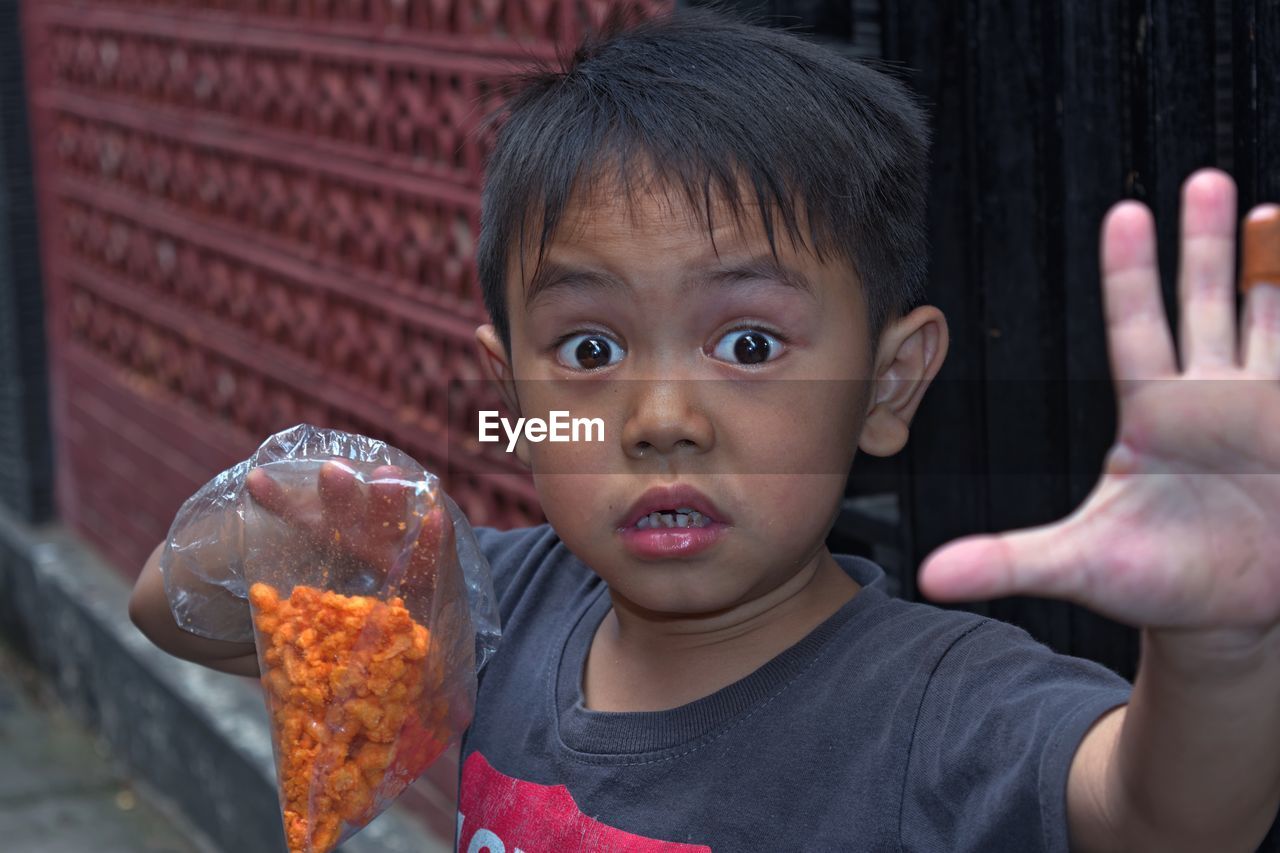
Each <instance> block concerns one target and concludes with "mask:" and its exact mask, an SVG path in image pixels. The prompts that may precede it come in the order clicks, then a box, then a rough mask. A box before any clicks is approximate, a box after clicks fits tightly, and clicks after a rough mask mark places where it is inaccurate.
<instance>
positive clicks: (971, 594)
mask: <svg viewBox="0 0 1280 853" xmlns="http://www.w3.org/2000/svg"><path fill="white" fill-rule="evenodd" d="M1077 534H1078V528H1077V527H1076V525H1075V524H1074V523H1073V522H1070V521H1063V522H1059V523H1057V524H1051V525H1045V526H1043V527H1031V528H1027V529H1026V530H1017V531H1013V532H1010V533H1000V534H985V535H979V536H967V537H965V538H963V539H957V540H956V541H954V542H951V543H949V544H947V545H943V546H942V547H941V548H939V549H937V550H936V551H934V552H933V553H932V554H930V555H929V556H928V557H926V558H925V560H924V562H923V563H922V564H921V566H920V571H919V574H918V576H917V580H916V583H917V586H918V587H919V589H920V591H921V592H922V593H923V594H924V595H925V596H926V597H928V598H931V599H933V600H934V601H939V602H950V601H977V600H982V599H988V598H1002V597H1004V596H1009V595H1032V596H1039V597H1044V598H1064V599H1072V600H1074V599H1075V598H1076V597H1077V596H1078V594H1079V592H1080V591H1081V587H1082V585H1083V581H1084V578H1085V575H1086V571H1085V563H1084V559H1083V555H1082V550H1081V549H1080V548H1079V547H1077V545H1076V543H1077V541H1078V535H1077Z"/></svg>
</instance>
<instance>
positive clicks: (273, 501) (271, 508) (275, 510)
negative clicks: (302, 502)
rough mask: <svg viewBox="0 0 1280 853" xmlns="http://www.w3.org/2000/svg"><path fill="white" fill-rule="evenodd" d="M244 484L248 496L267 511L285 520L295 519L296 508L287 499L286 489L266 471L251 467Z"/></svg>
mask: <svg viewBox="0 0 1280 853" xmlns="http://www.w3.org/2000/svg"><path fill="white" fill-rule="evenodd" d="M244 485H245V489H246V490H247V491H248V492H249V497H251V498H253V500H254V502H255V503H257V504H258V506H260V507H262V508H263V509H265V510H266V511H267V512H269V513H271V514H273V515H277V516H279V517H280V518H283V519H284V520H285V521H296V520H297V508H296V507H295V506H294V504H293V502H292V501H290V500H289V495H288V491H287V490H286V489H285V487H284V486H282V485H280V484H279V483H277V482H276V481H275V480H273V479H271V477H270V476H269V475H268V474H267V472H266V471H263V470H262V469H261V468H254V469H252V470H251V471H249V473H248V474H247V475H246V476H245V478H244Z"/></svg>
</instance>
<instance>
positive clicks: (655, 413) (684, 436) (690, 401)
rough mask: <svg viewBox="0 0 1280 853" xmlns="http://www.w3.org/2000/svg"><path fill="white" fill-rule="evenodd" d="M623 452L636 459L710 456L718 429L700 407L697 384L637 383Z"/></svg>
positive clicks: (631, 386)
mask: <svg viewBox="0 0 1280 853" xmlns="http://www.w3.org/2000/svg"><path fill="white" fill-rule="evenodd" d="M626 384H627V385H628V386H629V390H630V393H631V398H632V399H631V405H630V407H629V414H628V416H627V420H626V423H625V424H624V425H623V428H622V448H623V451H624V452H626V454H627V455H628V456H630V457H631V458H633V459H646V458H649V457H653V456H667V455H672V454H675V455H684V454H699V453H706V452H707V451H708V450H710V449H711V448H712V447H713V446H714V445H715V428H714V427H713V425H712V423H711V419H710V418H709V417H707V414H706V412H705V411H704V410H703V408H702V407H701V406H700V405H699V400H698V388H697V386H698V382H697V381H696V380H672V379H668V380H656V381H646V380H633V381H628V382H627V383H626Z"/></svg>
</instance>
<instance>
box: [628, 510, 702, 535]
mask: <svg viewBox="0 0 1280 853" xmlns="http://www.w3.org/2000/svg"><path fill="white" fill-rule="evenodd" d="M710 523H711V519H710V518H709V517H708V516H706V515H703V514H702V513H700V512H698V511H697V510H696V509H690V508H689V507H683V506H682V507H680V508H679V509H674V510H669V511H668V510H664V511H661V512H657V511H655V512H651V513H649V514H648V515H642V516H640V520H639V521H637V522H636V524H635V526H636V527H637V528H638V529H640V530H648V529H650V528H658V527H706V526H707V525H708V524H710Z"/></svg>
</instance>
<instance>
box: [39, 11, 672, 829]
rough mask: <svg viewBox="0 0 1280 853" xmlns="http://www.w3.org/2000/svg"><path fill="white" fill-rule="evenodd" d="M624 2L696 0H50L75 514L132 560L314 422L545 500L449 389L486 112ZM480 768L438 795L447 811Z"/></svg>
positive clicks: (48, 153) (61, 409)
mask: <svg viewBox="0 0 1280 853" xmlns="http://www.w3.org/2000/svg"><path fill="white" fill-rule="evenodd" d="M619 5H625V6H626V7H628V9H630V10H631V11H632V12H634V13H636V14H640V15H646V14H653V13H656V12H659V11H661V10H663V9H666V8H667V7H669V5H670V0H519V2H516V0H511V2H507V0H483V1H482V2H481V0H473V2H467V0H210V2H194V0H92V2H88V0H85V1H84V2H76V0H25V2H24V3H23V5H22V13H23V18H24V29H25V44H26V48H27V57H28V80H29V85H30V88H31V104H32V125H33V128H34V137H35V140H34V141H35V151H36V159H37V169H38V175H37V179H38V180H37V192H38V204H39V213H40V222H41V251H42V258H43V260H44V264H45V266H44V269H45V276H46V282H45V287H46V296H47V324H48V335H49V341H50V369H51V381H52V389H51V396H52V400H51V403H52V405H51V409H52V419H53V432H54V442H55V444H54V454H55V465H56V471H57V475H56V476H57V482H56V501H57V509H58V513H59V515H60V517H61V519H62V520H63V521H64V522H66V523H67V524H69V525H71V526H72V527H73V528H74V529H76V530H77V531H78V532H79V533H81V534H82V535H83V536H84V537H85V538H86V539H88V540H89V541H91V542H92V543H93V544H94V545H96V546H97V547H98V548H99V549H100V550H101V551H102V553H103V554H104V555H105V556H106V557H107V558H108V559H109V560H111V561H112V562H114V563H115V565H116V566H117V567H119V568H120V570H121V571H122V572H123V573H125V574H126V575H128V576H130V577H132V576H133V575H134V574H135V573H136V572H137V570H138V569H139V568H140V567H141V565H142V563H143V561H144V559H145V557H146V556H147V554H148V553H149V552H150V550H151V549H152V548H153V547H154V545H155V543H156V542H158V541H160V540H161V539H162V538H163V536H164V535H165V532H166V531H167V529H168V525H169V523H170V521H171V520H172V518H173V515H174V513H175V512H176V511H177V509H178V507H179V506H180V505H181V503H182V501H183V500H184V499H185V498H186V497H187V496H188V495H190V494H191V493H192V492H194V491H195V490H196V489H197V488H198V487H199V486H200V485H201V484H203V483H204V482H205V481H206V480H207V479H208V478H209V477H210V476H212V475H213V474H215V473H216V472H218V471H219V470H222V469H223V468H225V467H227V466H229V465H230V464H232V463H234V462H236V461H237V460H239V459H242V458H244V457H245V456H247V455H248V454H249V453H250V452H251V451H252V450H253V448H254V447H256V446H257V444H258V443H259V442H260V441H261V440H262V439H263V438H265V437H266V436H267V435H269V434H270V433H272V432H275V431H277V430H279V429H282V428H285V427H288V426H291V425H293V424H295V423H299V422H302V421H308V422H311V423H316V424H321V425H326V426H331V427H337V428H341V429H347V430H351V431H355V432H360V433H363V434H366V435H370V436H374V437H377V438H381V439H384V440H387V441H389V442H391V443H392V444H395V445H396V446H398V447H400V448H402V449H403V450H405V451H407V452H408V453H410V454H411V455H412V456H414V457H415V458H417V459H418V460H419V461H421V462H422V463H423V464H424V465H426V466H427V467H428V468H429V469H432V470H436V471H440V472H443V473H445V474H446V475H447V476H446V486H447V488H448V489H449V490H450V492H451V494H453V496H454V497H455V498H456V499H458V501H459V503H460V504H462V506H463V508H464V509H465V510H466V511H467V512H468V514H469V515H470V517H471V518H472V519H473V521H475V522H476V523H486V524H496V525H499V526H504V525H513V524H518V523H521V522H525V521H530V520H534V519H536V518H538V517H539V516H538V510H537V506H536V502H535V499H534V495H533V490H532V487H531V484H530V482H529V480H528V479H527V477H526V476H524V475H523V474H522V473H521V472H520V471H519V470H518V468H516V467H515V466H513V465H512V464H511V462H510V460H508V459H506V458H505V454H499V456H500V457H504V458H498V459H486V458H484V457H483V456H481V455H480V453H481V451H480V450H479V446H478V445H477V444H476V443H475V442H474V431H473V429H472V428H471V421H470V419H469V417H468V416H469V415H470V414H472V413H473V412H474V409H475V408H476V405H477V403H478V402H479V400H478V398H477V397H476V396H475V395H476V390H475V388H476V385H475V383H472V384H471V385H469V386H468V387H467V390H466V393H465V394H463V395H459V394H454V395H452V396H453V399H452V400H450V394H448V393H447V392H446V388H447V384H448V382H449V381H450V380H464V381H468V380H477V379H478V378H479V373H478V365H477V361H476V358H475V356H474V353H473V350H472V346H473V344H472V331H473V329H474V327H475V326H476V325H477V324H478V323H480V322H483V320H484V313H483V310H482V308H481V305H480V301H479V297H478V293H477V288H476V279H475V271H474V265H473V258H472V252H473V247H474V240H475V232H476V227H477V217H478V202H479V186H480V183H479V181H480V173H481V164H482V161H483V157H484V154H485V152H486V147H487V145H488V144H489V141H490V136H488V135H483V134H477V133H475V129H476V125H477V122H478V120H479V119H480V118H481V117H482V116H483V115H484V114H485V113H486V112H487V111H488V110H489V109H491V108H492V107H493V106H495V105H496V100H495V95H494V94H493V85H492V84H493V81H494V79H495V78H496V77H498V76H500V75H502V74H504V73H506V72H508V71H510V70H513V69H515V68H517V67H518V66H520V65H521V64H524V63H525V62H526V61H527V59H528V57H531V56H533V57H549V56H553V55H554V53H555V49H556V46H557V45H567V44H571V43H573V42H575V41H576V40H577V39H578V38H579V37H580V35H581V33H582V32H583V31H584V28H585V27H587V26H589V25H591V24H592V22H598V21H600V20H601V19H602V18H603V16H604V15H605V14H606V13H607V12H608V11H609V10H610V9H611V8H612V7H615V6H619ZM484 393H486V394H487V392H484ZM487 399H489V400H492V398H491V397H489V398H487ZM451 403H452V405H451ZM482 472H483V473H482ZM455 773H456V765H455V766H450V764H449V763H448V762H441V763H440V764H438V765H437V767H435V768H434V769H433V771H432V772H431V774H430V777H429V779H430V781H429V782H427V783H424V784H420V785H419V786H417V789H416V794H415V795H416V796H417V804H418V807H419V810H420V811H422V813H423V814H424V815H426V816H427V817H428V818H429V819H430V820H431V821H432V822H433V823H435V824H436V825H437V826H438V827H439V829H440V831H441V832H442V833H444V834H446V835H451V833H452V830H451V828H450V824H451V822H452V819H453V803H454V797H453V784H454V774H455Z"/></svg>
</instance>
